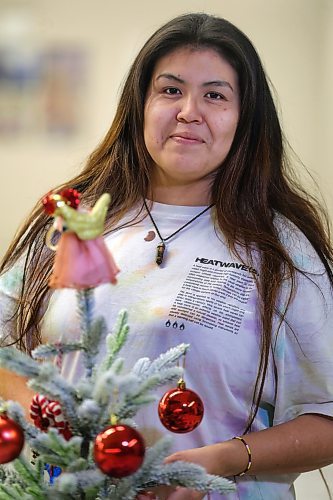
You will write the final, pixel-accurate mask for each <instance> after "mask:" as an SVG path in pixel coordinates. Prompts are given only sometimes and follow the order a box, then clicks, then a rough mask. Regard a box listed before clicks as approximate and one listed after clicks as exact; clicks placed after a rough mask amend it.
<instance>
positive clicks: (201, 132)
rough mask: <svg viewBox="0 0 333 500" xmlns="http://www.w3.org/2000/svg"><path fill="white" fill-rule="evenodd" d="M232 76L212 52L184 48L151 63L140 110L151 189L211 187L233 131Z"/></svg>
mask: <svg viewBox="0 0 333 500" xmlns="http://www.w3.org/2000/svg"><path fill="white" fill-rule="evenodd" d="M238 117H239V90H238V78H237V73H236V72H235V70H234V69H233V68H232V66H231V65H230V64H229V63H228V62H227V61H226V60H225V59H223V58H222V57H221V56H220V55H219V54H218V53H217V52H215V50H213V49H193V48H190V47H184V48H180V49H176V50H175V51H174V52H172V53H170V54H168V55H166V56H164V57H162V58H161V59H160V60H159V61H158V63H157V64H156V67H155V70H154V72H153V75H152V79H151V82H150V86H149V88H148V92H147V97H146V101H145V107H144V139H145V144H146V147H147V149H148V152H149V154H150V156H151V158H152V160H153V162H154V165H155V168H154V169H153V178H152V182H153V189H154V188H155V187H159V186H164V187H172V186H175V185H180V184H183V185H190V184H193V183H198V182H200V183H201V184H205V183H206V184H207V185H208V186H210V185H211V183H212V178H213V177H214V172H215V171H216V169H217V168H218V167H219V166H220V165H221V163H223V161H224V159H225V158H226V156H227V154H228V152H229V150H230V147H231V144H232V141H233V138H234V135H235V131H236V128H237V123H238Z"/></svg>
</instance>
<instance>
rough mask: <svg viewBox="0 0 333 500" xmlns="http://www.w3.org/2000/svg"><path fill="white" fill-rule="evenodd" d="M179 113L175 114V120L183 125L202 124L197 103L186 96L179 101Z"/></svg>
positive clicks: (194, 99)
mask: <svg viewBox="0 0 333 500" xmlns="http://www.w3.org/2000/svg"><path fill="white" fill-rule="evenodd" d="M179 105H180V108H179V111H178V113H177V120H178V121H180V122H185V123H192V122H196V123H201V122H202V112H201V109H200V106H199V103H198V102H197V99H196V98H194V97H192V96H188V97H186V98H184V99H181V101H179Z"/></svg>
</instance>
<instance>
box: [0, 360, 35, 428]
mask: <svg viewBox="0 0 333 500" xmlns="http://www.w3.org/2000/svg"><path fill="white" fill-rule="evenodd" d="M33 395H34V392H33V391H32V390H31V389H29V387H28V386H27V379H26V378H25V377H22V376H20V375H17V374H16V373H13V372H11V371H8V370H5V369H4V368H0V397H1V398H3V399H5V400H7V399H11V400H13V401H17V402H18V403H20V405H21V406H22V407H23V409H24V411H25V416H26V418H27V419H28V418H30V417H29V408H30V404H31V400H32V397H33Z"/></svg>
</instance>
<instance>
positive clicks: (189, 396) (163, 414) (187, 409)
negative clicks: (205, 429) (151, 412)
mask: <svg viewBox="0 0 333 500" xmlns="http://www.w3.org/2000/svg"><path fill="white" fill-rule="evenodd" d="M158 415H159V417H160V420H161V422H162V424H163V425H164V427H166V428H167V429H168V430H169V431H171V432H176V433H178V434H182V433H185V432H191V431H193V430H194V429H195V428H196V427H198V425H199V424H200V422H201V420H202V418H203V415H204V405H203V402H202V400H201V399H200V398H199V396H198V395H197V394H196V393H195V392H194V391H191V390H190V389H186V387H185V384H183V385H182V384H179V386H178V387H176V388H174V389H171V390H170V391H168V392H166V393H165V394H164V396H163V397H162V399H161V400H160V402H159V404H158Z"/></svg>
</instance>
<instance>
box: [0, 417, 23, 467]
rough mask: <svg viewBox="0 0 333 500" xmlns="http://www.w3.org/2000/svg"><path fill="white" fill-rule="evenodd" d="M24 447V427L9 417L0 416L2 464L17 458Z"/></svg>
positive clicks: (0, 462)
mask: <svg viewBox="0 0 333 500" xmlns="http://www.w3.org/2000/svg"><path fill="white" fill-rule="evenodd" d="M23 445H24V433H23V430H22V427H21V426H20V425H19V424H17V423H16V422H14V420H12V419H11V418H9V417H7V415H5V414H2V415H0V464H6V463H7V462H11V461H12V460H14V459H15V458H17V457H18V456H19V455H20V453H21V451H22V448H23Z"/></svg>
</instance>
